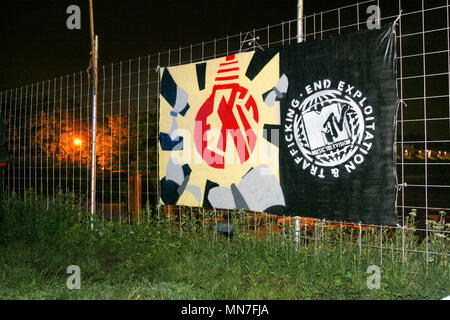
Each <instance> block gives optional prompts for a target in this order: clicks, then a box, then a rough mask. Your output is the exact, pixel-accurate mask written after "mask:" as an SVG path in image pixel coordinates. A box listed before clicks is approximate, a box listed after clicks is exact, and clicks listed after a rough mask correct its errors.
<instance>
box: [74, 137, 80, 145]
mask: <svg viewBox="0 0 450 320" xmlns="http://www.w3.org/2000/svg"><path fill="white" fill-rule="evenodd" d="M73 144H74V145H76V146H80V145H81V139H78V138H77V139H74V140H73Z"/></svg>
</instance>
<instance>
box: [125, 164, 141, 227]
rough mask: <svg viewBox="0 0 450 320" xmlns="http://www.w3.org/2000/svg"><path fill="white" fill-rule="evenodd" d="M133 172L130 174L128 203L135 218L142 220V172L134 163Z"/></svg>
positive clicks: (132, 165)
mask: <svg viewBox="0 0 450 320" xmlns="http://www.w3.org/2000/svg"><path fill="white" fill-rule="evenodd" d="M131 167H132V170H133V171H132V173H131V174H130V175H129V176H128V203H129V207H130V212H129V213H130V214H131V216H132V217H133V220H137V221H138V222H142V210H141V201H142V174H141V172H140V171H139V169H138V168H137V167H135V165H134V163H132V164H131Z"/></svg>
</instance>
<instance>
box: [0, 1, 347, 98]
mask: <svg viewBox="0 0 450 320" xmlns="http://www.w3.org/2000/svg"><path fill="white" fill-rule="evenodd" d="M93 2H94V13H95V17H94V19H95V23H94V24H95V33H96V34H98V35H99V43H100V48H99V53H100V55H99V57H100V59H99V64H100V65H101V64H109V63H112V62H118V61H120V60H124V59H128V58H135V57H138V56H145V55H147V54H152V53H156V52H158V51H166V50H168V49H174V48H178V47H179V46H182V47H183V46H188V45H190V44H197V43H200V42H202V41H208V40H212V39H214V38H221V37H224V36H226V35H235V34H238V33H239V32H246V31H248V30H251V29H253V28H261V27H265V26H267V25H274V24H279V23H280V22H281V21H287V20H293V19H296V16H297V1H296V0H289V1H286V0H283V1H268V0H259V1H256V0H228V1H210V0H209V1H208V0H203V1H201V0H194V1H174V0H164V1H148V0H127V1H109V0H94V1H93ZM306 3H307V4H306V5H305V15H307V14H311V13H313V12H319V11H321V10H329V9H333V8H337V7H340V6H342V5H348V4H353V3H355V1H354V0H346V1H344V0H341V1H324V0H314V1H311V0H306ZM71 4H76V5H78V6H80V8H81V16H82V17H81V30H68V29H67V27H66V20H67V18H68V17H69V15H68V14H66V9H67V7H68V6H70V5H71ZM0 38H1V39H3V41H2V45H1V46H2V50H0V70H1V73H0V90H4V89H10V88H16V87H19V86H22V85H25V84H30V83H36V82H38V81H43V80H47V79H53V78H55V77H58V76H61V75H66V74H70V73H72V72H77V71H80V70H85V69H86V68H87V65H88V61H89V52H90V29H89V1H88V0H82V1H77V0H69V1H66V0H53V1H51V0H39V1H37V0H14V1H2V4H1V12H0Z"/></svg>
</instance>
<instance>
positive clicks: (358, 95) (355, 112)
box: [262, 24, 398, 225]
mask: <svg viewBox="0 0 450 320" xmlns="http://www.w3.org/2000/svg"><path fill="white" fill-rule="evenodd" d="M262 54H263V55H264V54H269V55H271V54H270V53H269V52H267V53H262ZM280 75H285V76H286V77H287V80H288V83H289V86H288V90H287V93H286V94H285V96H284V97H283V98H282V99H281V104H280V138H279V143H280V152H279V155H280V156H279V157H280V185H281V188H282V190H283V194H284V198H285V201H286V206H285V207H283V212H284V214H286V215H290V216H297V215H298V216H306V217H313V218H325V219H327V220H346V221H354V222H362V223H368V224H384V225H395V224H396V223H397V216H396V211H395V204H396V196H397V192H396V190H397V189H396V171H395V170H396V167H395V153H394V139H395V123H396V111H397V105H398V103H397V90H396V70H395V33H394V28H393V26H392V24H391V25H389V26H386V27H384V28H383V29H380V30H369V31H362V32H357V33H349V34H345V35H342V36H338V37H333V38H330V39H326V40H320V41H311V42H307V43H301V44H297V45H293V46H289V47H284V48H282V49H281V50H280Z"/></svg>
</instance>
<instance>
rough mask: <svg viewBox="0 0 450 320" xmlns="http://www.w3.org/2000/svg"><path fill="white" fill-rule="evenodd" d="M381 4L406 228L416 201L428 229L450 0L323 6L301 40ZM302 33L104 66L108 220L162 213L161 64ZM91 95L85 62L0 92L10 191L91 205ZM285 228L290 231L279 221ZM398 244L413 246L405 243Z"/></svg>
mask: <svg viewBox="0 0 450 320" xmlns="http://www.w3.org/2000/svg"><path fill="white" fill-rule="evenodd" d="M372 5H378V6H379V7H380V9H381V18H380V21H381V23H382V24H385V23H388V22H393V21H395V22H396V36H397V70H398V74H397V86H398V97H399V109H398V117H397V142H396V147H397V176H398V188H399V193H398V201H397V208H398V216H399V228H404V226H405V225H406V220H407V218H408V213H409V212H410V211H411V209H413V208H414V209H416V211H415V212H416V213H417V217H418V219H419V224H418V226H419V228H421V229H423V231H424V232H425V233H426V234H428V233H429V232H430V229H429V228H428V224H427V223H426V221H427V220H430V219H433V218H434V219H436V217H437V216H438V215H439V212H441V211H443V210H444V211H448V210H450V202H449V198H450V197H449V194H450V193H449V192H450V183H449V182H450V147H449V146H450V100H449V92H450V70H449V65H450V40H449V38H450V23H449V21H450V19H449V16H450V13H449V10H450V7H449V0H433V1H424V0H396V1H392V0H379V1H376V0H373V1H364V2H359V3H355V4H353V5H349V6H346V7H341V8H337V9H332V10H327V11H323V12H316V13H314V14H311V15H309V16H306V17H304V18H303V20H302V23H303V30H304V34H303V40H304V41H307V42H308V41H314V40H319V39H325V38H328V37H332V36H336V35H340V34H343V33H346V32H356V31H358V30H363V29H367V27H368V24H367V20H368V18H369V14H368V10H367V9H368V8H369V6H372ZM295 42H297V20H291V21H283V22H281V23H279V24H277V25H271V26H264V27H260V28H258V29H253V30H249V31H247V32H242V33H240V34H237V35H233V36H224V37H221V38H216V39H213V40H209V41H205V42H202V43H199V44H192V45H190V46H187V47H179V48H175V49H172V50H169V51H166V52H159V53H156V54H151V55H148V56H145V57H138V58H134V59H129V60H125V61H120V62H118V63H114V64H110V65H103V66H100V67H99V74H98V114H97V135H96V139H97V147H96V149H97V150H96V154H97V173H96V177H95V178H96V188H97V190H96V204H97V208H96V209H97V212H98V214H99V215H101V217H102V219H108V220H119V219H120V220H123V221H126V222H127V223H131V222H132V221H133V220H134V219H135V218H136V217H139V215H140V212H141V210H142V208H144V207H145V206H148V207H150V208H155V207H156V208H157V209H156V210H157V211H158V212H159V206H158V203H159V201H158V199H159V196H158V194H159V186H158V182H157V177H158V175H157V171H158V159H157V150H158V148H157V143H158V105H159V68H160V67H162V66H175V65H180V64H185V63H191V62H198V61H203V60H206V59H210V58H216V57H221V56H226V55H230V54H233V53H237V52H243V51H247V50H264V49H266V48H271V47H277V46H284V45H289V44H292V43H295ZM91 96H92V85H91V79H90V74H89V72H88V71H82V72H78V73H73V74H70V75H65V76H60V77H57V78H55V79H53V80H48V81H43V82H39V83H36V84H30V85H26V86H23V87H20V88H15V89H10V90H5V91H3V92H0V112H1V117H2V120H4V121H5V123H6V124H7V135H8V146H9V150H10V152H11V154H12V156H13V161H11V162H10V163H9V164H8V166H7V168H6V171H5V174H4V176H3V186H4V188H5V190H7V191H8V192H15V193H18V194H21V195H23V196H26V194H27V190H30V189H33V190H34V192H36V193H39V194H42V195H43V196H45V198H46V199H51V198H52V197H54V196H55V195H56V193H57V192H59V191H70V192H74V193H77V194H79V195H80V196H81V199H82V200H81V201H83V204H84V205H85V206H86V208H88V204H89V199H88V197H89V195H90V190H89V189H90V179H91V177H90V169H89V161H90V159H91V156H92V148H91V144H92V133H91V130H92V128H91V126H92V124H91V123H92V99H91ZM179 209H180V210H179V211H180V212H181V208H179ZM175 211H176V209H175ZM191 213H192V209H191ZM180 216H181V213H180ZM285 222H286V221H285V220H284V218H283V220H282V223H283V224H284V223H285ZM280 223H281V222H280ZM305 225H306V224H303V223H300V226H301V228H300V229H299V228H297V229H296V233H295V234H297V235H298V237H299V238H301V237H302V234H303V237H308V233H307V232H306V230H305V232H303V229H302V227H303V226H305ZM341 226H342V223H341ZM278 227H279V228H280V230H282V231H280V232H284V231H286V230H284V227H283V225H282V224H280V225H278ZM363 227H364V226H360V228H363ZM283 230H284V231H283ZM361 230H362V229H360V231H361ZM401 230H403V229H401ZM379 231H380V232H381V233H380V239H381V240H380V243H379V248H380V250H383V235H384V236H385V235H386V233H385V232H384V233H383V229H382V227H381V228H380V229H379ZM286 232H287V231H286ZM304 239H305V243H306V238H304ZM361 239H362V238H361ZM361 241H362V240H361ZM360 244H361V245H362V243H361V242H360ZM371 245H372V246H374V244H371ZM396 249H399V250H402V252H405V247H404V245H403V244H400V245H399V247H398V248H396ZM426 254H427V255H428V254H429V250H428V246H427V250H426Z"/></svg>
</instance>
